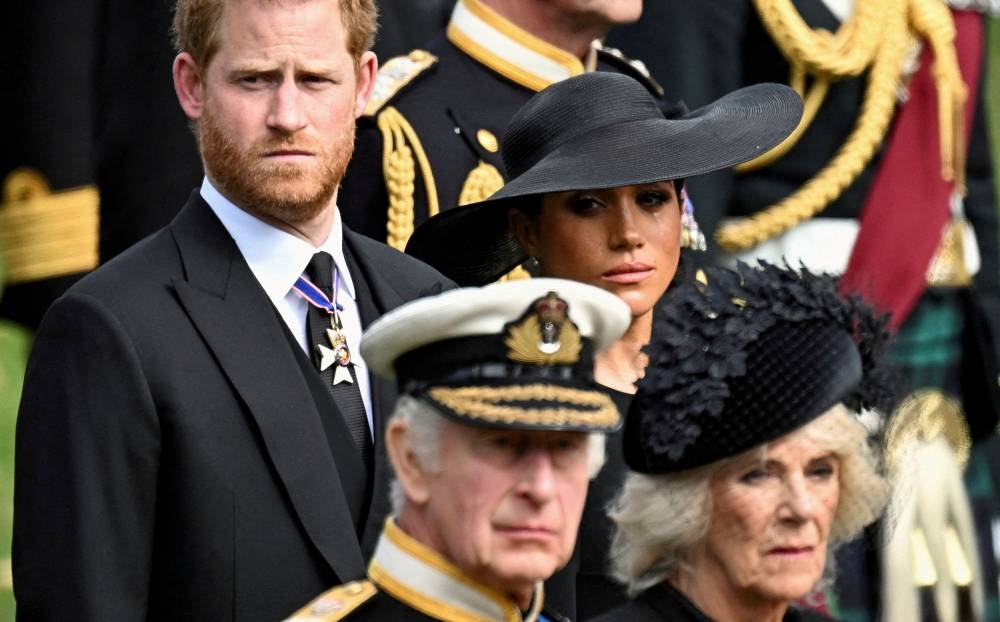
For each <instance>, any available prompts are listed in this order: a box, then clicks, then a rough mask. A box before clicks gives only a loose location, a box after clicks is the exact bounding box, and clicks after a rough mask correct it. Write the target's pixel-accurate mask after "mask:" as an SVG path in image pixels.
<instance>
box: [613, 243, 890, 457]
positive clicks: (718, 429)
mask: <svg viewBox="0 0 1000 622" xmlns="http://www.w3.org/2000/svg"><path fill="white" fill-rule="evenodd" d="M705 272H706V277H707V279H706V281H705V282H701V281H691V282H689V283H686V284H684V285H682V286H681V287H678V288H677V289H675V290H673V291H671V292H670V293H668V295H667V296H666V298H665V299H664V300H663V302H662V303H661V305H660V306H659V307H658V308H657V310H656V315H655V319H654V324H653V340H652V342H651V343H650V344H649V346H648V348H647V351H648V354H649V365H648V366H647V368H646V376H645V378H643V379H642V380H640V381H639V384H638V392H637V393H636V397H635V400H633V402H632V407H631V409H630V411H629V413H628V416H627V418H626V421H625V432H624V436H625V441H624V442H625V447H624V450H625V459H626V462H627V463H628V465H629V467H630V468H632V470H634V471H639V472H643V473H667V472H674V471H682V470H686V469H690V468H694V467H698V466H702V465H705V464H710V463H712V462H715V461H717V460H720V459H722V458H727V457H729V456H734V455H736V454H739V453H741V452H743V451H746V450H748V449H750V448H752V447H756V446H758V445H761V444H763V443H766V442H769V441H772V440H775V439H777V438H779V437H781V436H784V435H785V434H787V433H789V432H791V431H793V430H795V429H797V428H799V427H802V426H803V425H805V424H806V423H808V422H809V421H811V420H813V419H815V418H816V417H818V416H820V415H822V414H823V413H825V412H826V411H827V410H829V409H830V408H831V407H832V406H834V405H835V404H837V403H841V402H842V403H844V404H846V405H847V407H848V408H851V409H853V410H860V409H862V408H868V409H876V410H879V411H881V412H888V411H889V409H890V408H891V406H892V403H893V402H894V399H895V393H894V390H893V386H894V382H893V377H894V376H893V374H892V373H891V372H890V371H889V370H888V369H887V368H886V366H885V365H883V364H882V361H883V359H884V356H883V355H884V353H885V351H886V349H887V346H888V342H889V332H888V330H887V325H888V316H887V315H881V314H878V313H876V312H875V311H874V310H873V309H871V308H870V307H869V306H867V305H866V304H865V303H864V302H863V301H862V300H861V299H860V298H858V297H849V298H848V297H844V296H842V295H841V294H840V293H839V292H838V291H837V282H836V279H835V277H833V276H831V275H819V274H813V273H811V272H809V271H808V270H806V269H805V268H804V267H802V268H800V269H799V270H797V271H796V270H792V269H790V268H789V267H787V266H785V267H778V266H775V265H772V264H769V263H766V262H764V261H760V262H759V266H758V267H756V268H753V267H750V266H748V265H746V264H743V263H740V264H738V265H737V268H736V270H729V269H725V268H709V269H707V270H706V271H705Z"/></svg>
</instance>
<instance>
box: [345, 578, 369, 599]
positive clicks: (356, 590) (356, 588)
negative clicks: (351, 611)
mask: <svg viewBox="0 0 1000 622" xmlns="http://www.w3.org/2000/svg"><path fill="white" fill-rule="evenodd" d="M364 591H365V586H364V585H362V584H361V583H358V582H357V581H355V582H354V583H348V584H347V585H345V586H344V594H346V595H347V596H357V595H358V594H360V593H361V592H364Z"/></svg>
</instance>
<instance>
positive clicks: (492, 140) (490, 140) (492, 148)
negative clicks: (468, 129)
mask: <svg viewBox="0 0 1000 622" xmlns="http://www.w3.org/2000/svg"><path fill="white" fill-rule="evenodd" d="M476 140H478V141H479V144H480V145H482V146H483V149H485V150H487V151H489V152H490V153H496V152H497V150H498V149H500V144H499V143H498V142H497V137H496V136H494V135H493V132H491V131H489V130H479V131H478V132H476Z"/></svg>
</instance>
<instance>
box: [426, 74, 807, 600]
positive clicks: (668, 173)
mask: <svg viewBox="0 0 1000 622" xmlns="http://www.w3.org/2000/svg"><path fill="white" fill-rule="evenodd" d="M676 112H677V113H678V114H671V117H673V118H667V116H665V115H664V112H663V111H662V110H661V108H660V107H659V105H658V103H657V101H656V100H655V99H654V98H653V97H652V96H651V95H650V94H649V92H648V91H647V90H646V89H645V88H644V87H643V86H642V85H640V84H639V83H638V82H636V81H635V80H633V79H632V78H629V77H628V76H624V75H621V74H613V73H607V72H595V73H589V74H584V75H581V76H577V77H574V78H570V79H567V80H564V81H561V82H558V83H556V84H554V85H552V86H550V87H548V88H546V89H545V90H543V91H541V92H540V93H538V94H537V95H535V96H534V97H532V98H531V99H530V100H529V101H528V102H527V103H526V104H525V105H524V107H522V108H521V110H519V111H518V113H517V114H516V115H515V116H514V118H513V119H512V120H511V122H510V125H509V126H508V128H507V130H506V132H505V133H504V135H503V137H502V141H501V155H502V156H503V161H504V166H505V168H506V171H507V176H508V182H507V184H506V185H505V186H504V187H503V188H502V189H500V190H499V191H498V192H497V193H495V194H494V195H493V196H491V197H490V198H489V199H488V200H486V201H482V202H480V203H474V204H470V205H466V206H463V207H460V208H457V209H452V210H446V211H444V212H442V213H440V214H438V215H437V216H435V217H433V218H431V219H429V220H428V221H427V222H425V223H423V224H422V225H421V226H420V227H418V228H417V230H416V231H415V232H414V234H413V236H412V237H411V238H410V241H409V244H408V246H407V249H406V250H407V253H410V254H412V255H415V256H416V257H418V258H420V259H423V260H424V261H426V262H428V263H430V264H431V265H433V266H434V267H436V268H437V269H438V270H440V271H441V272H443V273H445V274H446V275H448V276H449V277H451V278H452V279H454V280H455V281H456V282H458V283H459V284H462V285H481V284H485V283H489V282H492V281H494V280H496V279H498V278H500V277H501V276H503V275H504V274H506V273H507V272H508V271H510V270H511V269H512V268H514V267H516V266H518V265H519V264H521V263H522V262H524V261H525V260H526V259H528V258H529V257H531V258H532V259H531V261H530V262H529V264H533V265H534V270H535V271H536V272H537V273H539V274H541V275H542V276H552V277H560V278H567V279H573V280H577V281H582V282H584V283H589V284H591V285H596V286H598V287H601V288H602V289H606V290H609V291H611V292H613V293H615V294H617V295H618V296H619V297H620V298H622V299H623V300H624V301H625V302H626V303H628V304H629V306H630V308H631V311H632V317H633V320H632V324H631V326H630V327H629V330H628V332H627V333H626V335H625V337H624V338H623V339H622V340H621V341H619V342H618V343H617V344H615V345H614V346H613V347H612V348H610V349H609V350H608V351H607V352H605V353H603V354H602V355H601V356H600V357H599V358H598V360H597V363H596V367H595V376H596V379H597V381H598V382H599V383H601V384H602V385H604V386H605V387H608V389H609V392H610V394H611V396H612V398H614V399H615V402H616V403H617V404H618V406H619V408H620V409H621V410H622V411H623V412H624V411H626V410H627V409H628V404H629V402H630V401H631V398H632V394H633V393H634V392H635V385H634V383H635V381H636V379H637V378H639V377H640V376H641V375H642V373H643V369H644V367H645V356H644V355H643V354H642V352H641V348H642V346H643V345H644V344H646V343H647V342H649V338H650V331H651V326H652V309H653V306H654V304H655V303H656V302H657V300H659V299H660V297H661V296H662V295H663V293H664V292H665V291H666V289H667V287H668V286H669V285H670V283H671V282H672V281H673V280H674V277H675V274H676V272H677V269H678V261H679V257H680V249H681V248H682V246H689V247H694V248H697V247H698V246H699V243H700V244H701V245H703V243H704V242H703V238H701V234H700V232H698V230H697V225H695V224H694V220H693V216H692V214H691V213H690V204H689V203H687V202H686V201H685V198H684V195H683V180H684V179H686V178H689V177H692V176H694V175H700V174H703V173H708V172H710V171H714V170H718V169H722V168H725V167H728V166H732V165H735V164H738V163H740V162H744V161H747V160H750V159H752V158H754V157H756V156H758V155H760V154H761V153H764V152H766V151H767V150H769V149H770V148H772V147H773V146H775V145H776V144H778V143H779V142H780V141H781V140H782V139H784V138H785V137H786V136H787V135H788V134H789V133H790V132H791V131H792V130H793V129H794V128H795V126H796V125H797V124H798V120H799V118H800V116H801V113H802V102H801V99H800V98H799V96H798V95H797V94H795V93H794V92H793V91H792V90H790V89H788V88H787V87H784V86H781V85H775V84H761V85H756V86H752V87H748V88H745V89H741V90H739V91H736V92H734V93H731V94H729V95H727V96H725V97H723V98H721V99H719V100H718V101H716V102H714V103H712V104H709V105H708V106H705V107H703V108H701V109H698V110H695V111H694V112H691V113H687V114H683V112H684V111H683V108H682V107H678V110H677V111H676ZM685 205H686V207H685ZM699 238H701V239H699ZM624 472H625V468H624V462H623V459H622V456H621V447H620V442H619V439H618V437H616V436H611V437H609V440H608V461H607V463H606V465H605V467H604V470H603V471H602V472H601V474H600V476H598V478H597V479H596V480H594V482H592V484H591V489H590V492H589V493H588V500H587V509H586V510H585V512H584V518H583V523H582V525H581V529H580V543H581V546H580V548H579V556H580V558H579V563H580V567H579V573H578V575H577V580H576V584H577V589H576V592H577V614H578V616H579V617H583V616H587V615H594V614H596V613H599V612H600V611H603V610H605V609H607V608H609V607H611V606H613V605H615V604H616V603H618V602H621V601H622V600H623V599H624V589H623V588H622V587H621V586H620V585H619V584H617V583H615V582H614V581H613V580H612V579H611V575H610V571H609V570H608V568H607V552H608V548H609V546H610V538H611V529H612V527H611V524H610V522H609V521H608V520H607V518H606V516H605V515H604V506H605V504H606V503H607V502H608V501H609V500H610V499H611V498H612V497H613V496H614V495H615V494H616V493H617V491H618V489H619V487H620V486H621V483H622V480H623V479H624Z"/></svg>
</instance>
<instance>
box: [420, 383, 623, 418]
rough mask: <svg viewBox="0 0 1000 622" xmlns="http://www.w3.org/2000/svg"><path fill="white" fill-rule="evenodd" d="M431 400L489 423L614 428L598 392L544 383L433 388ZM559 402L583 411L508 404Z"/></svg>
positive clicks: (614, 411)
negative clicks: (577, 407)
mask: <svg viewBox="0 0 1000 622" xmlns="http://www.w3.org/2000/svg"><path fill="white" fill-rule="evenodd" d="M427 394H428V395H429V396H430V398H431V399H433V400H434V401H436V402H438V403H439V404H442V405H444V406H446V407H448V408H450V409H451V410H453V411H455V412H456V413H459V414H460V415H463V416H466V417H470V418H472V419H478V420H481V421H488V422H491V423H506V424H522V425H545V426H565V425H583V426H588V427H600V428H610V427H614V426H616V425H618V419H619V417H620V415H619V413H618V408H617V407H615V405H614V403H613V402H612V401H611V398H610V397H608V396H607V395H604V394H603V393H600V392H598V391H585V390H581V389H570V388H567V387H559V386H554V385H548V384H530V385H521V386H504V387H455V388H452V387H433V388H431V389H428V391H427ZM524 401H546V402H562V403H564V404H572V405H575V406H579V407H581V408H585V409H586V410H577V409H573V408H566V407H554V408H526V407H524V406H516V405H510V403H511V402H524Z"/></svg>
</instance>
